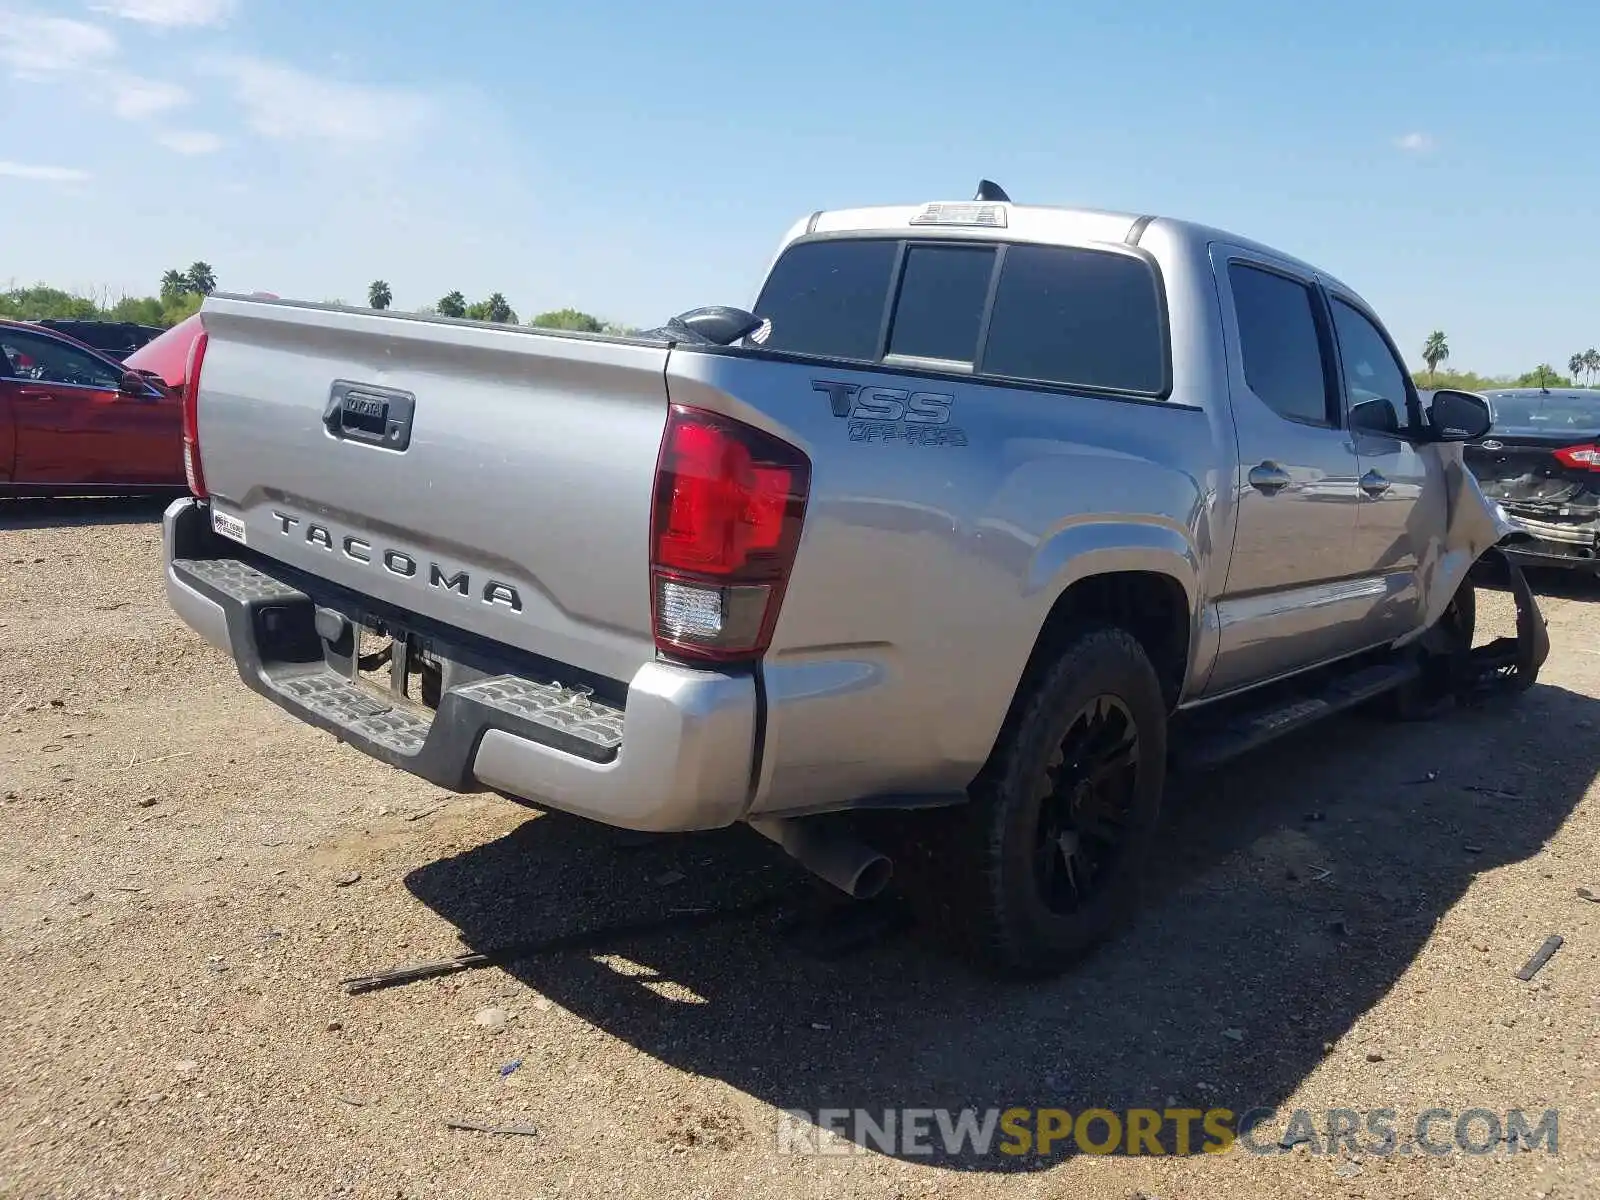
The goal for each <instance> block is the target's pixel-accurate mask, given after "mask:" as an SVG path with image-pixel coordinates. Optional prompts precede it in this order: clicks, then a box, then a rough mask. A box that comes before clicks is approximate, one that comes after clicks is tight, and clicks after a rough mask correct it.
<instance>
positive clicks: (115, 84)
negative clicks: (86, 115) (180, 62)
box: [106, 75, 189, 121]
mask: <svg viewBox="0 0 1600 1200" xmlns="http://www.w3.org/2000/svg"><path fill="white" fill-rule="evenodd" d="M106 86H107V89H108V90H109V92H110V96H111V111H112V112H114V113H116V114H117V116H119V117H122V118H123V119H124V120H128V121H138V120H142V119H144V118H145V117H154V116H156V115H158V114H160V113H164V112H167V111H168V110H170V109H174V108H177V107H179V106H180V105H184V104H187V103H188V102H189V93H188V92H186V91H184V90H183V89H182V88H181V87H179V86H178V85H177V84H175V83H167V82H166V81H165V80H161V79H141V78H139V77H138V76H137V75H113V76H110V77H108V79H107V80H106Z"/></svg>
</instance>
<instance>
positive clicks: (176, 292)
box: [161, 271, 189, 300]
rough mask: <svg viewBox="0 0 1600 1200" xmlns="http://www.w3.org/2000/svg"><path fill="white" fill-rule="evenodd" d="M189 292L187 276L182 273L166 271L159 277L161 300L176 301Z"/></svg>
mask: <svg viewBox="0 0 1600 1200" xmlns="http://www.w3.org/2000/svg"><path fill="white" fill-rule="evenodd" d="M188 291H189V276H188V275H186V274H184V273H183V272H182V271H167V272H165V273H164V274H163V275H162V276H161V298H162V299H163V300H176V299H177V298H178V297H179V296H183V295H186V294H187V293H188Z"/></svg>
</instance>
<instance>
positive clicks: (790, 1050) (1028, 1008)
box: [407, 684, 1600, 1171]
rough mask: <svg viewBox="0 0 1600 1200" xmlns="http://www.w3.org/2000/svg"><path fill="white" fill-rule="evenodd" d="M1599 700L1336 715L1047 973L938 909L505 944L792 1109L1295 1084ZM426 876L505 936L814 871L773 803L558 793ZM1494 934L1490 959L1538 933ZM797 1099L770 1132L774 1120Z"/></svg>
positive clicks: (469, 921)
mask: <svg viewBox="0 0 1600 1200" xmlns="http://www.w3.org/2000/svg"><path fill="white" fill-rule="evenodd" d="M1597 708H1600V702H1596V701H1595V700H1593V699H1591V698H1589V697H1587V696H1584V695H1580V694H1578V693H1575V692H1571V691H1568V690H1565V689H1563V688H1561V687H1557V686H1550V685H1543V684H1541V685H1538V686H1536V687H1535V688H1534V689H1533V690H1532V691H1530V692H1529V693H1528V694H1527V695H1526V696H1525V697H1523V699H1522V700H1521V702H1520V703H1518V704H1515V705H1512V706H1498V705H1497V706H1493V707H1489V708H1485V709H1479V710H1468V711H1462V712H1457V713H1455V714H1452V715H1451V716H1449V717H1447V718H1445V719H1443V720H1440V721H1437V722H1433V723H1430V724H1426V725H1411V726H1396V725H1386V724H1382V723H1379V722H1377V721H1374V720H1371V719H1368V718H1365V717H1345V718H1337V719H1335V720H1333V721H1330V722H1327V723H1325V724H1324V725H1323V726H1321V727H1320V728H1317V729H1315V730H1314V731H1311V732H1309V734H1308V735H1306V736H1301V737H1296V738H1293V739H1290V740H1288V741H1285V742H1283V743H1281V744H1279V745H1277V746H1274V747H1269V748H1267V749H1266V750H1264V751H1262V752H1259V753H1257V754H1256V755H1254V756H1252V757H1251V758H1249V759H1247V760H1243V761H1241V762H1239V763H1238V764H1237V765H1235V766H1233V767H1231V768H1228V769H1225V770H1223V771H1220V772H1218V773H1215V774H1213V775H1211V776H1209V777H1205V778H1203V779H1201V780H1199V781H1196V782H1194V783H1191V784H1187V785H1183V786H1180V787H1177V788H1175V789H1174V792H1173V794H1172V796H1171V800H1170V804H1169V813H1168V818H1167V832H1166V835H1165V837H1164V841H1163V845H1162V847H1161V850H1160V852H1159V853H1158V854H1157V855H1156V857H1155V860H1154V863H1155V865H1154V866H1153V867H1152V869H1151V871H1150V877H1149V879H1148V886H1147V896H1146V902H1145V905H1144V908H1143V909H1142V911H1141V913H1140V915H1139V916H1138V918H1137V920H1136V921H1135V923H1134V924H1133V926H1132V927H1131V928H1130V929H1129V930H1128V931H1126V932H1125V933H1124V934H1123V935H1122V936H1121V937H1120V938H1119V939H1118V940H1117V941H1115V942H1114V943H1112V944H1110V945H1108V946H1106V947H1105V948H1104V949H1103V950H1101V951H1100V952H1099V953H1098V954H1096V955H1095V956H1093V957H1092V958H1091V959H1089V960H1088V961H1086V962H1084V963H1082V964H1081V965H1080V966H1079V967H1078V968H1077V969H1076V970H1074V971H1073V972H1071V973H1070V974H1068V975H1067V976H1065V977H1064V978H1061V979H1058V980H1055V981H1052V982H1048V983H1043V984H1030V985H1016V984H1002V983H997V982H993V981H990V980H987V979H985V978H982V977H979V976H978V975H976V974H975V973H974V972H972V971H971V970H969V969H968V968H966V967H965V966H963V965H962V964H961V963H960V962H959V961H957V960H954V959H953V958H952V957H951V955H950V954H949V953H948V952H946V951H945V950H944V949H943V948H942V946H941V944H940V940H939V937H938V931H937V930H927V929H916V928H913V929H911V930H909V931H907V932H904V933H900V934H897V935H892V936H888V937H885V938H883V939H881V940H879V941H877V942H875V943H873V944H871V945H870V946H868V947H867V948H865V949H863V950H861V951H859V952H857V953H855V954H854V955H851V956H849V957H846V958H843V959H837V960H833V961H827V960H823V959H819V958H817V957H815V956H813V955H811V954H808V953H807V952H805V949H804V946H803V942H802V941H801V940H799V939H797V938H796V937H795V936H794V935H792V934H789V933H785V932H784V931H783V929H782V928H781V926H780V924H779V922H778V920H777V919H776V918H775V917H774V916H773V915H771V914H766V915H762V916H753V917H743V918H739V919H735V920H732V921H730V922H728V923H725V924H721V925H715V926H711V927H709V928H699V929H694V930H684V931H671V930H669V931H667V932H665V933H661V934H657V935H654V936H637V935H635V936H631V937H619V938H617V939H616V940H614V941H609V942H607V943H606V944H604V945H603V946H602V947H599V948H597V949H595V950H593V951H591V952H588V953H567V954H560V955H551V956H538V957H528V958H523V959H521V960H520V961H512V962H510V963H508V964H507V967H506V969H507V970H508V971H510V972H511V973H512V974H513V975H514V976H515V977H516V978H518V979H520V980H521V981H523V982H524V983H525V984H526V985H527V986H528V987H530V988H532V989H535V990H536V991H538V992H539V993H541V994H543V995H544V996H547V997H549V998H550V999H552V1000H554V1001H555V1002H556V1003H558V1004H560V1005H562V1006H564V1007H565V1008H567V1009H568V1010H570V1011H571V1012H573V1013H575V1014H577V1015H578V1016H580V1017H582V1018H583V1019H585V1020H587V1021H590V1022H592V1023H593V1024H594V1025H595V1026H596V1027H598V1028H600V1029H603V1030H605V1031H606V1032H608V1033H610V1034H612V1035H613V1036H615V1037H617V1038H619V1039H621V1040H622V1041H624V1042H626V1043H628V1044H630V1045H632V1046H635V1047H637V1048H638V1049H639V1050H641V1051H642V1052H644V1053H646V1054H649V1055H652V1056H654V1057H655V1058H657V1059H659V1060H661V1061H662V1062H664V1063H667V1064H670V1065H671V1066H673V1067H676V1068H679V1069H681V1070H683V1071H687V1072H691V1073H693V1074H696V1075H702V1076H708V1077H711V1078H714V1079H719V1080H722V1081H724V1082H726V1083H727V1084H729V1085H731V1086H733V1087H735V1088H738V1089H739V1090H741V1091H743V1092H746V1093H748V1094H749V1095H751V1096H754V1097H756V1098H758V1099H760V1100H762V1101H765V1102H766V1103H768V1104H771V1105H773V1106H775V1107H776V1108H779V1109H789V1110H795V1109H799V1110H805V1111H807V1112H815V1111H816V1110H818V1109H822V1108H865V1109H869V1110H875V1111H876V1112H878V1113H880V1114H881V1111H882V1110H884V1109H888V1108H897V1109H898V1108H906V1107H912V1108H947V1109H950V1110H953V1111H956V1112H958V1111H959V1110H961V1109H964V1108H976V1109H979V1110H983V1109H986V1108H989V1107H991V1106H993V1107H997V1108H1001V1109H1004V1108H1008V1107H1012V1106H1051V1107H1061V1108H1065V1109H1068V1110H1070V1111H1072V1112H1079V1111H1081V1110H1083V1109H1084V1108H1089V1107H1095V1108H1104V1109H1111V1110H1114V1111H1121V1110H1127V1109H1133V1108H1153V1109H1157V1110H1162V1109H1166V1108H1172V1107H1188V1108H1194V1109H1201V1110H1208V1109H1212V1108H1218V1107H1222V1108H1228V1109H1231V1110H1233V1111H1234V1112H1245V1111H1248V1110H1251V1109H1254V1108H1256V1107H1258V1106H1266V1107H1277V1106H1279V1104H1280V1102H1281V1101H1283V1100H1284V1099H1285V1098H1286V1097H1287V1096H1289V1095H1290V1094H1291V1093H1292V1092H1293V1091H1294V1090H1295V1089H1296V1087H1297V1086H1298V1085H1299V1084H1300V1083H1301V1081H1302V1080H1303V1079H1304V1078H1305V1077H1306V1075H1307V1074H1308V1073H1309V1072H1311V1071H1312V1070H1313V1069H1314V1068H1315V1067H1316V1066H1317V1064H1318V1063H1319V1062H1320V1061H1321V1060H1322V1059H1323V1058H1324V1056H1325V1053H1326V1051H1325V1049H1324V1047H1325V1045H1327V1044H1329V1043H1336V1042H1338V1041H1339V1040H1340V1039H1341V1038H1342V1037H1344V1036H1345V1035H1346V1034H1347V1033H1348V1032H1349V1031H1350V1030H1351V1028H1352V1025H1353V1023H1354V1022H1355V1021H1356V1020H1357V1019H1358V1018H1359V1017H1360V1016H1361V1015H1362V1014H1363V1013H1364V1012H1366V1011H1367V1010H1368V1009H1369V1008H1370V1007H1371V1006H1372V1005H1373V1004H1375V1003H1376V1002H1377V1001H1378V1000H1379V999H1380V998H1381V997H1383V996H1384V995H1385V994H1386V993H1387V992H1389V991H1390V990H1391V988H1393V987H1394V985H1395V983H1396V982H1397V980H1398V979H1399V978H1400V977H1401V975H1402V974H1403V973H1404V972H1405V971H1406V969H1407V967H1408V966H1409V965H1410V964H1411V962H1412V961H1413V959H1414V958H1415V957H1416V955H1417V954H1418V952H1419V950H1420V949H1421V947H1422V946H1423V944H1424V942H1426V941H1427V939H1428V938H1429V937H1430V935H1431V934H1432V933H1433V931H1434V927H1435V924H1436V922H1438V921H1439V920H1440V918H1442V917H1443V916H1444V915H1445V914H1446V913H1447V912H1448V911H1449V909H1450V908H1451V907H1452V906H1453V905H1454V904H1455V903H1456V902H1457V900H1458V899H1459V898H1460V897H1461V896H1462V894H1463V892H1464V891H1465V890H1466V888H1467V887H1468V885H1469V884H1470V883H1471V882H1472V880H1473V878H1474V877H1475V876H1476V875H1477V874H1479V873H1480V872H1484V871H1488V870H1491V869H1493V868H1495V867H1498V866H1501V865H1503V864H1507V863H1512V862H1516V861H1518V860H1521V859H1525V858H1528V857H1530V856H1532V855H1534V854H1537V853H1538V852H1539V850H1540V849H1541V847H1542V845H1543V844H1544V843H1545V841H1546V840H1547V839H1548V838H1550V837H1551V836H1552V835H1553V834H1554V833H1555V832H1556V831H1557V829H1558V828H1559V827H1560V826H1561V825H1562V823H1563V822H1564V821H1565V819H1566V818H1567V816H1568V815H1569V813H1570V812H1571V811H1572V810H1573V808H1574V807H1575V806H1576V805H1577V804H1579V803H1580V802H1581V800H1582V798H1583V795H1584V793H1585V790H1586V788H1587V787H1588V786H1589V784H1590V781H1591V779H1592V778H1593V776H1594V774H1595V764H1596V763H1597V762H1600V711H1597ZM1497 744H1498V745H1497ZM1518 764H1526V765H1521V766H1519V765H1518ZM407 883H408V886H409V887H410V889H411V890H412V892H413V894H415V895H416V896H417V897H418V898H419V899H421V900H422V901H423V902H424V903H425V904H427V905H428V906H430V907H431V908H432V909H434V910H435V911H436V912H438V913H439V914H440V915H441V916H443V917H444V918H445V919H446V920H447V921H449V922H451V923H452V924H453V925H455V926H456V927H457V928H459V929H460V930H461V931H462V933H463V935H464V939H465V941H466V942H467V943H468V945H469V946H471V947H472V948H473V949H475V950H484V951H493V950H495V949H497V948H499V947H503V946H507V945H510V944H513V943H519V942H523V941H527V940H529V939H537V938H543V937H547V936H550V935H556V934H562V933H566V932H569V931H572V930H577V929H583V928H588V927H592V926H603V925H606V924H609V923H611V922H622V921H632V920H638V919H640V918H650V917H656V916H660V915H664V914H668V913H670V912H671V911H673V910H674V909H684V908H697V907H726V906H732V905H738V904H742V903H746V902H749V901H750V900H752V899H754V898H757V897H762V896H773V895H778V896H782V897H785V898H787V899H791V900H794V901H796V902H799V903H802V904H803V903H804V902H805V900H806V899H807V897H811V896H814V894H815V893H814V892H813V889H812V885H811V884H810V883H809V877H806V876H804V875H803V874H802V873H801V872H800V871H799V869H798V868H796V867H794V866H792V865H791V864H789V863H788V862H787V860H785V859H784V858H783V857H782V855H781V853H779V852H778V851H776V850H775V848H773V847H771V846H770V845H768V844H767V843H766V842H765V841H764V840H763V839H761V838H759V837H757V836H756V835H755V834H753V833H751V832H749V831H748V830H742V829H735V830H729V831H723V832H719V833H716V834H707V835H692V836H681V837H661V838H641V837H639V836H638V835H627V834H621V833H618V832H617V831H614V830H608V829H604V828H601V827H599V826H595V825H592V824H588V823H585V822H581V821H577V820H573V819H569V818H562V817H550V816H541V817H537V818H534V819H530V820H529V821H527V822H525V823H524V824H523V825H521V826H520V827H519V828H518V829H516V830H515V831H514V832H512V833H511V834H510V835H508V836H506V837H504V838H501V839H499V840H497V841H495V842H492V843H490V844H487V845H484V846H480V847H477V848H475V849H472V850H469V851H466V852H464V853H462V854H460V855H458V856H456V857H453V858H450V859H446V860H442V861H438V862H435V863H432V864H430V865H428V866H425V867H422V868H420V869H418V870H417V871H415V872H414V873H412V874H411V875H410V876H409V878H408V880H407ZM1551 922H1552V929H1553V928H1554V925H1555V924H1556V923H1558V918H1557V916H1556V915H1554V914H1552V917H1551ZM1491 936H1492V935H1491ZM1494 949H1495V951H1496V953H1494V954H1492V955H1483V956H1481V961H1482V969H1483V970H1484V971H1501V970H1503V969H1505V968H1504V965H1503V964H1504V962H1506V961H1509V960H1510V959H1512V958H1515V959H1516V960H1517V962H1518V963H1520V962H1521V961H1522V959H1523V958H1524V957H1525V956H1526V955H1527V954H1528V953H1530V952H1531V951H1532V950H1533V949H1534V945H1529V946H1525V947H1524V946H1520V945H1519V946H1496V947H1494ZM602 954H604V955H617V956H621V957H622V958H624V959H626V960H628V962H629V963H630V964H632V965H630V966H628V967H627V968H626V969H625V970H619V969H618V968H617V967H616V966H615V965H614V964H608V963H607V962H606V961H602V959H601V957H600V956H601V955H602ZM1491 964H1492V965H1491ZM669 982H670V985H671V986H663V985H666V984H668V983H669ZM1469 1036H1470V1035H1469ZM1483 1036H1485V1037H1487V1033H1485V1034H1484V1035H1483ZM1386 1049H1389V1050H1391V1051H1392V1049H1393V1048H1386ZM1419 1099H1420V1100H1431V1099H1432V1098H1419ZM1284 1119H1285V1120H1287V1115H1285V1118H1284ZM777 1126H778V1118H777V1117H776V1116H774V1118H773V1122H772V1125H771V1126H770V1127H764V1128H758V1129H750V1130H748V1131H747V1133H748V1135H749V1136H750V1137H751V1138H752V1139H754V1142H755V1144H757V1145H763V1144H765V1145H769V1146H773V1147H774V1148H775V1147H776V1146H777V1140H776V1139H777V1132H776V1131H777ZM1169 1129H1170V1127H1169ZM1273 1129H1274V1127H1273V1126H1272V1125H1271V1124H1270V1123H1269V1124H1267V1125H1264V1126H1263V1127H1262V1132H1261V1133H1260V1134H1259V1135H1258V1137H1259V1138H1260V1140H1261V1141H1263V1142H1266V1143H1270V1142H1272V1141H1273V1140H1275V1139H1276V1137H1277V1136H1278V1135H1279V1133H1281V1132H1282V1131H1281V1130H1277V1131H1275V1132H1270V1133H1269V1132H1268V1131H1269V1130H1273ZM1169 1140H1170V1139H1169ZM1201 1140H1202V1138H1201V1136H1200V1134H1199V1127H1198V1125H1197V1126H1196V1139H1195V1146H1196V1147H1198V1145H1199V1143H1200V1142H1201ZM933 1142H934V1146H935V1153H934V1154H933V1155H932V1156H931V1157H918V1159H917V1161H922V1162H933V1163H938V1164H940V1165H943V1166H945V1167H947V1168H952V1169H957V1170H970V1171H1019V1170H1022V1171H1026V1170H1035V1169H1042V1168H1043V1167H1046V1166H1049V1165H1051V1163H1052V1162H1056V1161H1059V1156H1060V1151H1061V1148H1062V1147H1060V1146H1058V1147H1056V1156H1054V1157H1051V1158H1040V1157H1037V1156H1033V1155H1026V1156H1022V1157H1012V1156H1007V1155H1004V1154H999V1153H996V1152H994V1151H992V1150H991V1152H990V1153H989V1154H987V1155H981V1156H973V1155H960V1156H956V1157H950V1156H948V1155H946V1154H945V1153H944V1152H943V1150H942V1149H940V1148H939V1139H938V1138H937V1137H936V1138H934V1139H933ZM1065 1145H1067V1146H1070V1142H1069V1143H1065ZM1164 1149H1165V1150H1166V1152H1168V1153H1172V1152H1173V1151H1174V1149H1175V1147H1174V1146H1172V1145H1166V1146H1164ZM870 1151H871V1152H873V1153H881V1152H883V1147H882V1145H881V1143H879V1142H876V1141H874V1142H873V1143H872V1145H871V1146H870ZM894 1153H895V1154H896V1156H899V1157H906V1155H905V1153H904V1151H903V1149H899V1148H897V1149H896V1150H895V1151H894Z"/></svg>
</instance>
